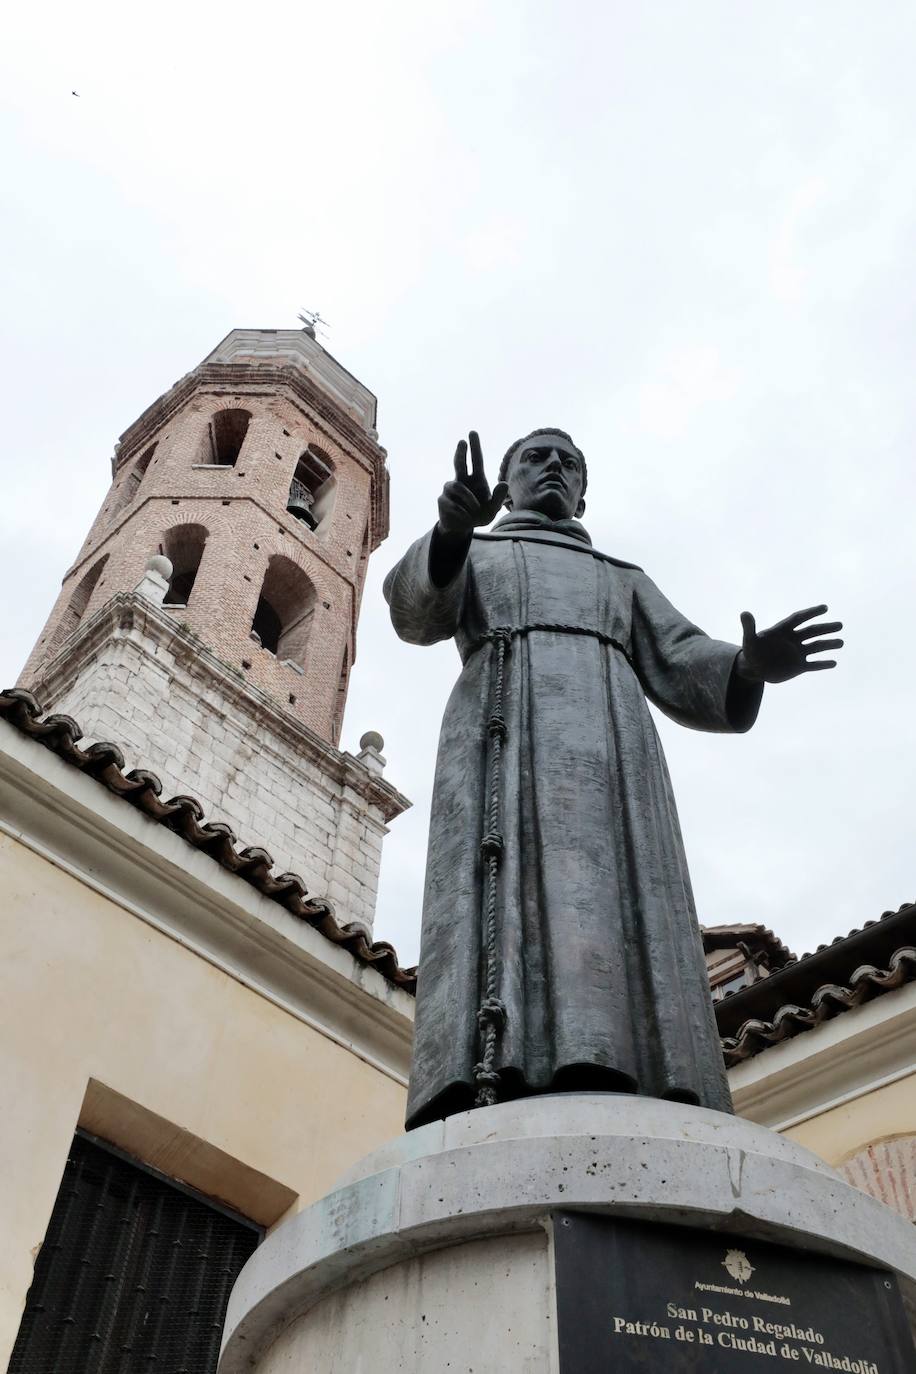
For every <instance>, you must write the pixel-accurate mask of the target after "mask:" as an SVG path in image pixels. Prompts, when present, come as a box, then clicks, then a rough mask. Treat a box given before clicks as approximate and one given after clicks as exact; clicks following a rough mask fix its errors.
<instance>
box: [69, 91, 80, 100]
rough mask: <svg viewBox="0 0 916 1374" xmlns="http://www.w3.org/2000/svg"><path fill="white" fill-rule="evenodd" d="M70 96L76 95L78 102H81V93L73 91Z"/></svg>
mask: <svg viewBox="0 0 916 1374" xmlns="http://www.w3.org/2000/svg"><path fill="white" fill-rule="evenodd" d="M70 94H71V95H75V96H76V98H77V100H79V98H80V93H79V91H71V92H70Z"/></svg>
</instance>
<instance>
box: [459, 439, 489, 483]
mask: <svg viewBox="0 0 916 1374" xmlns="http://www.w3.org/2000/svg"><path fill="white" fill-rule="evenodd" d="M468 440H469V441H470V447H471V476H473V477H480V478H483V476H484V471H483V450H482V449H481V447H480V435H479V434H478V433H477V431H476V429H472V430H471V432H470V434H469V435H468ZM455 476H456V478H457V479H458V481H459V482H466V481H467V479H468V443H467V441H465V440H464V439H460V440H459V442H458V447H457V448H456V449H455Z"/></svg>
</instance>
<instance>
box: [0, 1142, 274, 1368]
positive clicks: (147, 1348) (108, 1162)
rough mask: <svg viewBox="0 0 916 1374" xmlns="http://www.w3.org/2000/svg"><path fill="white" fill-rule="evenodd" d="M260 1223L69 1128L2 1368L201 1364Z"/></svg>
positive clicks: (211, 1356) (212, 1353) (211, 1360)
mask: <svg viewBox="0 0 916 1374" xmlns="http://www.w3.org/2000/svg"><path fill="white" fill-rule="evenodd" d="M260 1234H261V1232H260V1229H259V1228H258V1227H256V1226H255V1225H254V1224H253V1223H251V1222H247V1221H244V1220H243V1219H242V1218H240V1217H236V1216H235V1215H233V1214H231V1213H229V1212H228V1211H226V1210H224V1209H222V1208H220V1207H217V1206H214V1205H213V1204H211V1203H209V1202H208V1201H207V1200H206V1199H205V1198H203V1197H200V1196H199V1195H198V1194H196V1193H192V1192H191V1191H190V1190H189V1189H187V1188H185V1187H184V1186H183V1185H176V1184H174V1183H172V1182H171V1181H170V1180H168V1179H166V1178H164V1177H163V1176H162V1175H160V1174H157V1173H155V1172H153V1171H151V1170H149V1169H147V1168H145V1167H143V1166H142V1165H139V1164H137V1163H135V1162H134V1161H132V1160H131V1159H129V1158H128V1157H127V1156H125V1155H122V1154H121V1153H120V1152H117V1151H113V1150H111V1149H110V1148H109V1147H107V1146H104V1145H103V1144H102V1143H101V1142H97V1141H94V1140H92V1139H89V1138H87V1137H85V1136H83V1135H82V1134H77V1136H76V1137H75V1139H74V1141H73V1146H72V1148H71V1150H70V1155H69V1158H68V1159H67V1166H66V1169H65V1170H64V1177H63V1181H62V1183H61V1186H60V1192H59V1193H58V1195H57V1201H56V1202H55V1204H54V1211H53V1212H52V1214H51V1221H50V1224H49V1226H48V1233H47V1235H46V1237H45V1241H44V1244H43V1245H42V1247H41V1250H40V1251H39V1254H38V1260H37V1263H36V1265H35V1278H34V1280H33V1282H32V1287H31V1288H30V1289H29V1295H28V1298H27V1300H26V1307H25V1312H24V1314H23V1318H22V1325H21V1326H20V1328H19V1336H18V1338H17V1341H16V1345H15V1348H14V1350H13V1357H12V1360H11V1361H10V1366H9V1374H137V1371H139V1370H143V1369H150V1370H152V1369H160V1370H163V1371H168V1374H177V1372H178V1371H181V1374H212V1371H214V1370H215V1369H216V1360H217V1356H218V1354H219V1344H220V1336H221V1334H222V1326H223V1318H224V1317H225V1315H226V1304H227V1302H228V1299H229V1292H230V1289H231V1288H232V1285H233V1283H234V1281H235V1278H236V1276H237V1274H238V1272H239V1270H240V1269H241V1267H242V1265H243V1264H244V1263H245V1260H246V1259H247V1258H248V1256H249V1255H250V1254H251V1253H252V1251H253V1250H254V1248H255V1246H256V1245H257V1243H258V1240H259V1239H260Z"/></svg>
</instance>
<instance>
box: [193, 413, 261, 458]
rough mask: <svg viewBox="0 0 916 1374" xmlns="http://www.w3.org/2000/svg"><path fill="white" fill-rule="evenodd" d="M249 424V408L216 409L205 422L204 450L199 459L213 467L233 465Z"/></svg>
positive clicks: (240, 449)
mask: <svg viewBox="0 0 916 1374" xmlns="http://www.w3.org/2000/svg"><path fill="white" fill-rule="evenodd" d="M250 424H251V411H250V410H242V409H240V408H229V409H226V410H218V411H217V412H216V414H215V415H212V416H211V417H210V420H209V422H208V424H207V432H206V434H205V435H204V445H203V447H204V451H203V454H202V456H201V457H200V459H199V461H200V462H201V463H206V464H211V465H212V466H214V467H220V468H232V467H235V465H236V463H237V462H238V457H239V454H240V453H241V451H242V445H243V444H244V442H245V436H246V435H247V433H248V426H249V425H250Z"/></svg>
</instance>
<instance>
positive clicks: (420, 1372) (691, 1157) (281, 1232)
mask: <svg viewBox="0 0 916 1374" xmlns="http://www.w3.org/2000/svg"><path fill="white" fill-rule="evenodd" d="M569 1211H584V1212H590V1213H595V1214H600V1215H603V1216H610V1217H615V1216H616V1217H620V1218H633V1219H637V1220H642V1221H645V1222H656V1223H666V1224H668V1225H676V1226H689V1227H695V1228H704V1229H706V1230H712V1231H715V1232H719V1233H722V1236H723V1241H725V1240H728V1239H729V1238H731V1239H733V1240H734V1239H735V1238H737V1237H741V1238H743V1239H744V1240H745V1241H747V1240H750V1239H754V1240H757V1241H769V1242H775V1243H777V1244H780V1245H784V1246H790V1247H794V1248H796V1249H800V1250H804V1251H805V1252H806V1253H809V1254H820V1255H823V1256H830V1257H833V1258H835V1259H845V1260H851V1261H856V1262H858V1263H860V1264H866V1265H869V1266H872V1267H876V1268H881V1269H886V1270H893V1271H895V1272H896V1274H897V1276H898V1278H899V1280H900V1284H901V1290H902V1292H903V1296H904V1301H905V1303H906V1304H907V1309H908V1312H909V1314H910V1317H911V1320H912V1317H913V1314H914V1313H916V1235H914V1230H913V1227H912V1226H911V1225H910V1224H909V1223H907V1222H906V1221H905V1220H904V1219H903V1218H902V1217H900V1216H898V1215H897V1214H896V1213H894V1212H891V1211H889V1210H888V1209H887V1208H886V1207H884V1206H882V1205H881V1204H880V1203H878V1202H876V1201H875V1200H874V1199H873V1198H870V1197H868V1196H866V1195H865V1194H864V1193H860V1192H859V1191H858V1190H857V1189H855V1188H853V1187H851V1186H850V1185H849V1184H847V1183H845V1182H844V1181H843V1180H842V1179H841V1178H840V1177H839V1176H838V1175H837V1174H836V1173H834V1171H833V1170H832V1169H830V1168H829V1167H828V1166H827V1165H826V1164H824V1163H823V1161H821V1160H820V1159H818V1158H817V1157H816V1156H814V1155H812V1154H810V1153H809V1152H808V1151H807V1150H804V1149H802V1148H801V1147H800V1146H798V1145H796V1144H794V1143H793V1142H792V1141H790V1140H787V1139H785V1138H784V1137H781V1136H777V1135H775V1134H773V1133H772V1132H771V1131H768V1130H766V1129H764V1128H762V1127H759V1126H755V1125H753V1124H751V1123H750V1122H747V1121H743V1120H740V1119H738V1118H736V1117H730V1116H724V1115H721V1114H720V1113H718V1112H711V1111H706V1110H704V1109H702V1108H696V1107H685V1106H682V1105H680V1104H676V1103H670V1102H660V1101H654V1100H652V1099H647V1098H638V1097H629V1096H617V1095H614V1094H606V1095H595V1096H575V1095H565V1094H564V1095H557V1096H551V1097H541V1098H530V1099H526V1100H524V1101H521V1102H515V1103H505V1104H501V1105H499V1106H496V1107H489V1108H485V1109H482V1110H479V1111H475V1112H468V1113H465V1114H463V1115H460V1116H455V1117H452V1118H450V1119H449V1120H448V1121H444V1122H435V1123H433V1124H431V1125H429V1126H426V1127H423V1128H422V1129H420V1130H417V1131H414V1132H411V1133H410V1134H409V1135H406V1136H403V1137H400V1138H399V1139H397V1140H394V1141H392V1142H391V1143H390V1144H389V1145H386V1146H384V1147H383V1148H382V1149H379V1150H376V1151H375V1152H374V1153H373V1154H371V1155H369V1156H368V1157H367V1158H366V1159H364V1160H363V1161H362V1162H361V1163H360V1164H359V1165H358V1166H357V1167H356V1168H355V1169H353V1170H351V1172H350V1173H349V1174H347V1175H346V1176H345V1177H344V1178H343V1179H342V1180H341V1183H340V1186H339V1188H338V1189H337V1190H336V1191H335V1192H333V1193H330V1194H328V1196H327V1197H325V1198H323V1199H322V1200H321V1201H320V1202H318V1203H316V1204H315V1205H314V1206H312V1207H310V1208H308V1209H307V1210H306V1211H304V1212H302V1213H300V1214H299V1215H298V1216H296V1217H294V1218H292V1219H291V1220H290V1221H288V1222H286V1223H284V1224H283V1225H282V1226H280V1227H279V1228H278V1229H277V1230H276V1231H275V1232H274V1233H273V1234H272V1235H271V1236H269V1237H268V1238H267V1240H266V1241H265V1242H264V1244H263V1245H262V1246H261V1247H260V1248H259V1249H258V1250H257V1251H256V1252H255V1254H254V1255H253V1256H252V1258H251V1259H250V1260H249V1261H248V1263H247V1265H246V1266H245V1268H244V1269H243V1270H242V1273H241V1274H240V1276H239V1279H238V1282H237V1283H236V1285H235V1288H234V1289H233V1292H232V1296H231V1299H230V1302H229V1310H228V1313H227V1318H226V1327H225V1332H224V1339H223V1350H222V1355H221V1359H220V1365H219V1371H220V1374H238V1372H239V1371H242V1370H252V1369H255V1370H257V1371H258V1374H280V1372H281V1371H283V1372H284V1374H291V1371H294V1370H295V1371H296V1374H312V1372H313V1371H314V1374H331V1371H333V1374H350V1371H352V1372H353V1374H369V1371H373V1374H374V1371H385V1374H389V1371H391V1372H392V1374H393V1371H410V1374H442V1372H443V1371H447V1370H454V1371H456V1374H458V1372H459V1371H460V1374H465V1371H467V1370H473V1371H474V1374H541V1371H544V1374H548V1371H550V1372H551V1374H556V1371H557V1369H558V1363H557V1338H556V1304H555V1293H554V1263H553V1240H552V1234H551V1227H552V1222H551V1216H552V1214H555V1213H557V1212H569Z"/></svg>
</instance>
